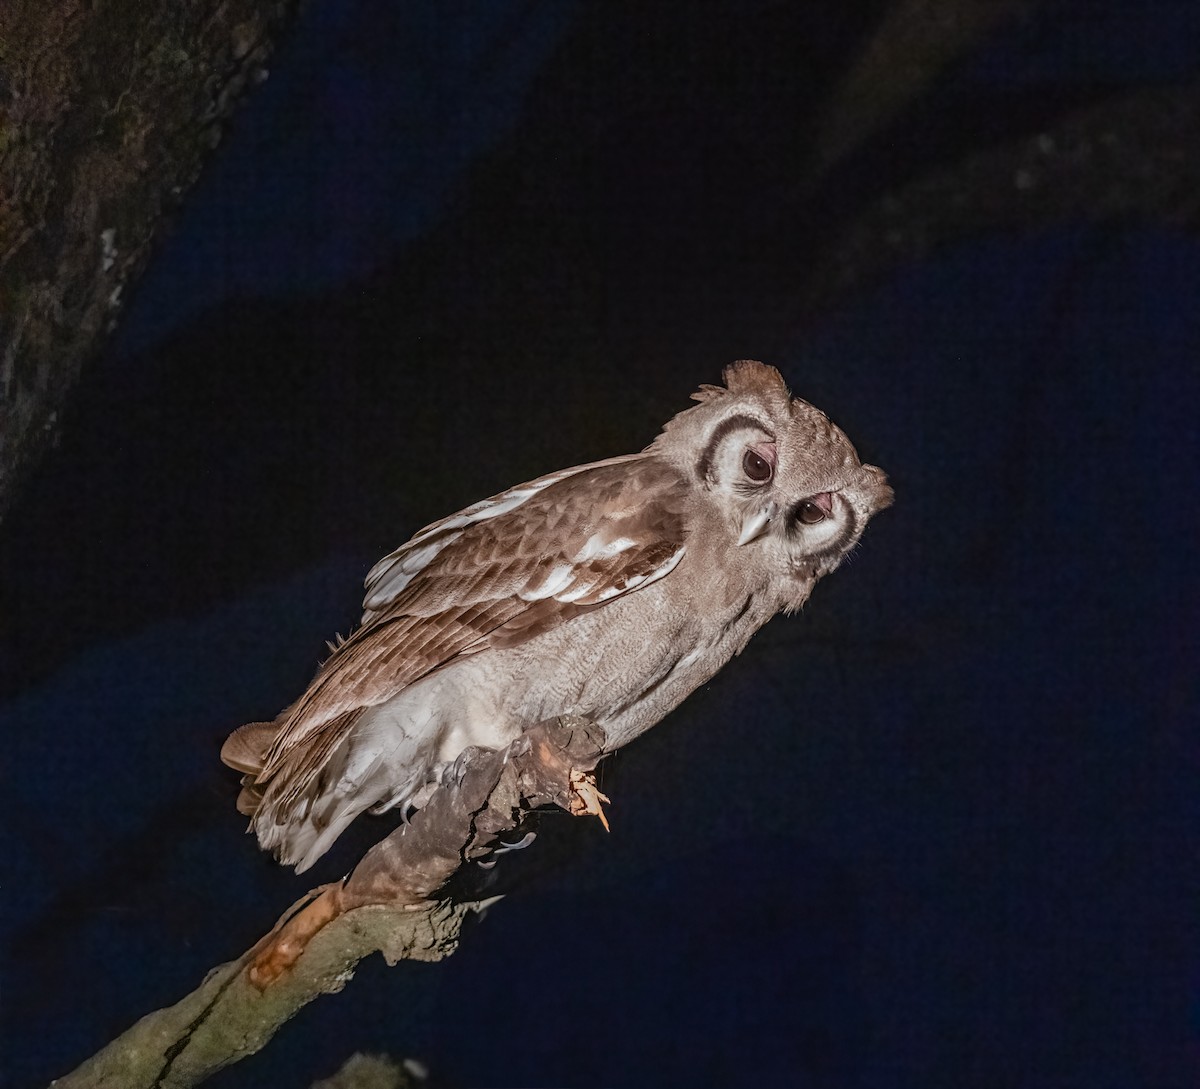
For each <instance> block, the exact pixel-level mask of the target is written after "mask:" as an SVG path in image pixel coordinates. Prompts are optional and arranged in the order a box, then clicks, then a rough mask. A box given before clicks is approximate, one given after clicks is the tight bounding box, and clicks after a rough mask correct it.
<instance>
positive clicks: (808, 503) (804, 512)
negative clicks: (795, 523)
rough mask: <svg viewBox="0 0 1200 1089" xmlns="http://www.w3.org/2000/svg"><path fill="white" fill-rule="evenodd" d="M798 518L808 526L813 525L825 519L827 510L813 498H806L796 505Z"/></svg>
mask: <svg viewBox="0 0 1200 1089" xmlns="http://www.w3.org/2000/svg"><path fill="white" fill-rule="evenodd" d="M796 518H797V520H799V521H801V522H803V523H804V524H805V525H806V526H812V525H816V523H817V522H820V521H823V520H824V518H825V512H824V511H823V510H822V509H821V508H820V507H819V506H817V504H816V503H814V502H813V501H812V500H811V499H805V500H803V501H802V502H801V503H800V505H799V506H797V507H796Z"/></svg>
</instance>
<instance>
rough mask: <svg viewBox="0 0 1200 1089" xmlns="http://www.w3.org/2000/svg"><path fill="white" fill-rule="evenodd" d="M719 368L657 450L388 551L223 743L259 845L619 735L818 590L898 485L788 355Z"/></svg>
mask: <svg viewBox="0 0 1200 1089" xmlns="http://www.w3.org/2000/svg"><path fill="white" fill-rule="evenodd" d="M724 377H725V381H726V385H725V386H704V387H702V388H701V389H700V391H699V392H698V393H696V394H695V395H694V397H695V399H696V400H697V401H699V402H700V403H699V404H698V405H697V406H696V407H694V408H691V409H689V410H687V411H685V412H681V413H680V414H679V415H678V416H676V417H675V418H674V419H673V420H671V421H670V422H669V423H668V424H667V426H666V427H665V428H664V429H663V432H662V434H661V435H659V437H658V438H657V439H656V440H655V441H654V443H652V444H651V445H650V446H649V447H648V448H647V449H646V450H644V451H643V452H642V453H640V454H632V455H627V456H624V457H616V458H611V459H609V460H607V461H602V462H597V463H595V464H592V465H583V466H578V467H576V468H573V469H566V470H563V471H561V472H558V473H553V474H550V475H549V476H545V477H541V478H539V479H537V480H534V481H530V482H529V483H527V484H522V485H519V486H518V487H516V488H512V489H510V490H509V491H507V492H503V493H501V494H500V495H497V496H493V497H492V498H491V499H488V500H484V501H483V502H482V503H477V504H475V505H474V506H473V507H468V508H467V509H466V510H464V511H460V512H459V513H457V514H454V515H451V516H450V517H448V518H444V519H442V520H441V521H439V522H435V523H434V524H433V525H431V526H428V527H426V528H425V529H424V530H422V531H421V532H419V533H418V534H416V535H415V536H414V537H413V538H412V539H411V540H410V541H408V542H407V543H406V544H404V545H402V546H401V547H400V548H399V549H397V550H396V551H395V552H393V553H391V554H390V555H389V556H387V557H385V558H384V559H383V560H381V561H380V562H379V563H378V564H376V566H375V567H374V568H373V569H372V570H371V572H370V574H369V575H368V576H367V581H366V597H365V600H364V605H363V608H364V612H363V618H362V624H361V626H360V627H359V628H358V629H357V630H356V631H355V632H353V633H352V634H351V636H350V637H349V638H348V639H346V640H345V641H344V642H342V643H341V644H340V645H338V646H337V647H336V648H334V650H333V653H332V655H331V656H330V658H329V659H328V660H327V661H326V662H325V664H324V665H323V666H322V667H321V668H320V670H319V671H318V673H317V675H316V677H315V678H314V679H313V681H312V683H311V684H310V685H309V688H308V690H307V691H306V692H305V693H304V694H303V695H302V696H301V697H300V699H299V700H298V701H297V702H296V703H295V704H293V705H292V706H291V707H290V708H288V709H287V710H286V711H284V712H283V713H282V714H281V715H280V716H279V718H278V719H277V720H276V721H275V722H274V723H271V724H263V723H252V724H250V725H249V726H246V727H243V728H242V729H241V730H239V731H236V732H235V733H234V734H233V735H232V736H231V737H230V739H229V740H228V741H227V742H226V745H225V748H224V749H223V750H222V758H223V759H224V760H225V761H226V763H228V764H230V765H231V766H233V767H235V768H237V769H238V770H240V771H243V772H244V773H245V779H244V784H245V788H244V790H243V793H242V798H241V799H240V800H239V808H241V809H242V810H243V811H245V812H248V813H252V814H253V817H252V825H253V827H254V828H255V830H256V831H257V833H258V836H259V839H260V841H261V842H262V844H263V845H264V846H265V847H268V848H271V849H273V850H275V851H276V852H277V853H278V854H279V855H280V857H281V858H282V859H283V860H284V861H285V862H291V863H296V864H297V868H298V869H299V870H303V869H306V868H307V867H308V866H309V865H311V864H312V863H313V861H315V860H316V858H318V857H319V856H320V855H321V854H322V853H324V851H325V850H326V849H327V848H328V847H329V845H330V844H331V843H332V842H333V840H334V839H335V838H336V837H337V835H338V834H340V832H341V830H342V829H343V828H344V827H345V826H346V824H347V823H349V821H350V820H352V819H353V818H354V817H355V816H356V815H357V814H359V813H361V812H363V811H365V810H368V809H371V810H374V811H382V810H384V809H388V808H391V807H393V806H402V807H405V808H407V807H410V806H413V805H419V804H420V803H421V801H422V799H423V797H424V795H425V793H426V792H427V790H428V789H429V788H430V787H431V785H432V784H434V783H436V781H437V779H438V777H439V775H440V774H441V772H442V770H443V769H444V768H446V767H447V766H448V765H449V764H450V763H452V762H453V760H454V759H455V757H457V755H458V754H459V753H460V752H461V751H462V750H463V749H464V748H465V747H467V746H468V745H472V744H474V745H485V746H488V747H500V746H502V745H504V744H506V743H507V742H508V741H510V740H512V739H514V738H515V737H517V736H519V734H520V732H521V730H522V728H525V727H528V726H530V725H532V724H534V723H535V722H538V721H541V720H543V719H545V718H548V717H552V716H554V715H560V714H581V715H585V716H587V717H589V718H592V719H594V720H595V721H597V722H598V723H600V724H601V725H602V726H603V727H604V728H605V731H606V738H607V739H608V744H609V747H610V748H616V747H617V746H619V745H621V744H624V743H625V742H627V741H628V740H630V739H631V738H632V737H634V736H636V735H637V734H638V733H640V732H642V731H643V730H645V729H646V728H648V727H649V726H651V725H653V724H654V722H657V721H658V720H659V719H660V718H662V717H663V715H665V714H666V713H667V712H668V711H670V710H671V708H673V707H674V706H675V705H676V704H677V703H679V701H680V700H681V699H683V698H684V697H685V696H686V695H687V694H688V693H689V692H691V691H692V690H693V689H695V688H696V687H698V686H699V685H700V684H702V683H704V681H705V680H707V679H708V678H709V677H711V676H712V674H713V673H714V672H716V670H717V669H719V668H720V667H721V666H722V665H723V664H724V663H725V662H726V661H728V659H729V658H730V657H732V656H733V655H734V654H736V653H738V652H739V651H740V650H741V649H742V647H743V646H744V645H745V643H746V641H747V640H748V639H749V638H750V636H751V635H752V634H753V633H754V631H756V630H757V629H758V627H760V626H761V625H762V624H763V623H765V622H766V620H767V619H769V618H770V617H771V616H772V615H774V614H775V613H776V612H779V611H780V610H788V611H790V610H791V609H794V608H797V607H799V605H800V604H802V603H803V601H804V600H805V599H806V598H807V597H808V594H809V592H810V591H811V589H812V586H813V585H814V584H815V582H816V580H817V579H818V578H820V577H821V575H823V574H826V573H827V572H828V571H831V570H832V569H833V568H834V567H836V566H837V564H838V563H839V562H840V560H841V558H842V556H843V555H844V554H845V552H846V551H847V550H849V548H851V547H853V545H854V544H855V543H856V542H857V540H858V538H859V536H860V535H861V533H862V530H863V528H864V527H865V525H866V521H867V519H868V518H869V517H870V516H871V515H872V514H873V513H874V512H875V511H877V510H880V509H882V508H883V507H884V506H886V505H887V504H888V503H890V501H891V490H890V489H889V488H888V486H887V483H886V478H885V477H884V476H883V474H882V473H881V472H880V471H879V470H878V469H876V468H874V467H873V466H864V465H862V464H861V463H860V462H859V460H858V457H857V455H856V454H855V452H854V448H853V447H852V446H851V445H850V443H849V442H848V441H847V440H846V438H845V436H844V435H843V434H842V433H841V432H840V431H839V430H838V429H837V428H836V427H835V426H834V425H833V424H832V423H830V421H829V420H828V419H827V418H826V417H825V416H824V415H823V414H822V413H820V412H819V411H818V410H817V409H815V408H813V407H812V406H811V405H809V404H807V403H806V402H804V401H800V400H794V399H793V398H792V397H791V395H790V394H789V393H788V390H787V388H786V386H785V385H784V383H783V379H782V378H781V377H780V375H779V372H778V371H776V370H775V369H774V368H771V367H767V366H764V365H763V364H761V363H754V362H748V361H743V362H741V363H736V364H733V365H731V366H730V367H728V368H726V371H725V375H724Z"/></svg>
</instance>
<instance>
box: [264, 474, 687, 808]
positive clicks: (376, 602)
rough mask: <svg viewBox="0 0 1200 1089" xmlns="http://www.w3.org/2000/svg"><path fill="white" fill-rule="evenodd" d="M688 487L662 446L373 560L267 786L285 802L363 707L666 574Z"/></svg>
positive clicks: (570, 477) (440, 525) (476, 509)
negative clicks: (359, 603) (349, 621)
mask: <svg viewBox="0 0 1200 1089" xmlns="http://www.w3.org/2000/svg"><path fill="white" fill-rule="evenodd" d="M686 494H687V492H686V486H685V484H684V482H683V481H682V480H681V479H680V477H679V476H678V474H677V473H676V472H675V470H673V469H671V468H670V467H669V466H668V465H666V464H665V463H664V462H663V461H662V460H661V459H659V458H657V457H655V456H654V455H651V454H637V455H629V456H625V457H620V458H612V459H609V460H608V461H603V462H596V463H593V464H591V465H584V466H579V467H577V468H575V469H571V470H565V471H563V472H561V473H554V474H551V475H549V476H546V477H541V478H539V479H538V480H535V481H531V482H529V483H527V484H522V485H520V486H518V487H516V488H512V489H509V491H507V492H502V493H501V494H500V495H498V496H493V497H492V498H491V499H488V500H484V501H483V502H482V503H477V504H475V505H474V506H472V507H468V508H466V509H465V510H463V511H460V512H459V513H458V514H454V515H451V516H450V517H448V518H444V519H442V520H441V521H440V522H434V523H433V524H432V525H430V526H427V527H426V528H425V529H423V530H421V531H420V532H419V533H417V534H416V535H415V536H414V537H413V538H412V539H411V540H410V541H408V542H407V543H406V544H404V545H402V546H401V547H400V548H398V549H396V550H395V551H394V552H392V553H391V554H390V555H389V556H387V557H385V558H384V559H383V560H381V561H380V562H379V563H378V564H376V565H375V567H374V568H372V570H371V572H370V574H368V576H367V580H366V596H365V600H364V613H363V624H362V626H361V627H360V628H358V630H357V631H355V632H354V633H352V634H351V635H350V637H349V638H348V639H347V640H345V642H343V643H341V644H340V645H339V646H338V647H337V648H336V649H335V650H334V652H333V654H332V655H331V656H330V658H329V659H328V660H327V661H326V662H325V664H324V665H323V666H322V667H321V669H320V670H319V671H318V673H317V675H316V677H315V678H314V679H313V682H312V684H311V685H310V686H309V688H308V691H307V692H305V694H304V695H303V696H302V697H301V698H300V700H299V701H298V702H297V703H296V704H295V705H294V706H293V707H292V708H290V709H289V710H288V711H286V712H285V713H284V715H282V716H281V719H280V728H279V730H278V732H277V733H276V735H275V737H274V740H273V741H272V742H271V744H270V746H269V747H268V748H267V749H266V752H265V758H264V759H263V763H262V768H261V771H260V772H259V774H258V776H257V780H256V781H257V782H258V783H259V784H262V783H267V782H270V781H271V780H273V779H278V780H279V781H277V782H276V783H274V784H273V785H272V788H271V790H270V794H271V795H272V802H271V804H272V808H273V809H275V810H276V811H277V812H280V811H282V810H285V809H287V808H288V806H289V805H291V804H293V803H295V802H296V801H297V799H299V798H300V797H301V795H302V794H304V792H305V790H306V788H307V787H308V786H309V785H310V784H311V783H312V782H313V781H314V779H315V778H316V777H317V776H319V774H320V772H321V769H322V767H323V765H324V764H325V762H326V761H327V760H328V759H329V757H330V754H331V753H332V752H333V750H334V748H336V746H337V744H338V743H339V742H340V740H341V739H342V737H344V736H345V735H346V734H347V733H348V732H349V731H350V730H351V729H352V728H353V724H354V721H355V719H356V718H357V717H358V713H359V712H360V711H361V710H362V709H364V708H367V707H371V706H376V705H378V704H380V703H383V702H386V701H387V700H389V699H391V698H392V697H394V696H395V695H396V694H397V693H399V692H400V691H401V690H402V689H404V688H405V687H407V686H408V685H410V684H412V683H414V682H415V681H417V680H419V679H420V678H422V677H424V676H427V675H428V674H430V673H432V672H433V671H434V670H436V669H438V668H440V667H442V666H444V665H445V664H447V663H448V662H451V661H453V660H455V659H456V658H459V657H461V656H463V655H467V654H474V653H477V652H478V651H480V650H482V649H484V648H486V647H491V646H495V647H508V646H515V645H517V644H519V643H521V642H524V641H525V640H527V639H531V638H533V637H534V636H536V635H539V634H541V633H543V632H545V631H549V630H550V629H551V628H554V627H556V626H558V625H559V624H562V623H565V622H566V621H568V620H570V619H571V618H572V617H574V616H577V615H578V614H579V613H580V612H581V611H583V610H585V609H590V608H595V607H599V606H602V605H603V604H604V603H605V602H607V601H611V600H613V599H614V598H616V597H619V596H620V595H622V594H626V593H630V592H633V591H636V590H638V589H640V588H641V587H644V586H647V585H649V584H651V583H652V582H654V581H656V580H658V579H660V578H663V577H665V576H666V575H668V574H669V573H670V572H671V571H672V570H673V569H674V567H675V565H676V564H677V563H678V562H679V560H680V558H681V557H682V556H683V553H684V536H685V506H684V501H685V497H686Z"/></svg>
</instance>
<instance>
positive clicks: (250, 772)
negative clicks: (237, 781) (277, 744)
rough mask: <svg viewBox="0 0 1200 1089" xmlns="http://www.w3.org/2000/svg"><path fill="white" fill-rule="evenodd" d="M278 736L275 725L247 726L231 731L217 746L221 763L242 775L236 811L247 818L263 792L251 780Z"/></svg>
mask: <svg viewBox="0 0 1200 1089" xmlns="http://www.w3.org/2000/svg"><path fill="white" fill-rule="evenodd" d="M278 732H279V723H278V722H247V723H246V725H245V726H239V727H238V728H237V729H236V730H234V731H233V733H231V734H230V735H229V736H228V737H227V738H226V739H225V744H224V745H222V746H221V763H223V764H225V765H227V766H228V767H231V768H233V769H234V770H236V771H240V772H242V773H243V774H242V792H241V793H240V794H239V795H238V799H237V809H238V812H239V813H244V814H245V815H246V816H247V817H252V816H254V814H255V813H257V812H258V807H259V805H260V804H261V803H262V797H263V788H262V787H261V786H259V785H258V784H257V783H256V782H255V780H256V779H257V778H258V774H259V772H261V771H262V769H263V765H264V764H265V762H266V756H267V750H268V749H269V748H270V747H271V742H272V741H274V740H275V735H276V734H277V733H278Z"/></svg>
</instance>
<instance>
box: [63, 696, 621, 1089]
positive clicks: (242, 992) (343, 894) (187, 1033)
mask: <svg viewBox="0 0 1200 1089" xmlns="http://www.w3.org/2000/svg"><path fill="white" fill-rule="evenodd" d="M603 755H604V750H603V736H602V734H601V732H600V731H599V729H598V728H597V727H595V726H594V725H593V724H591V723H588V722H587V721H585V720H583V719H563V720H561V721H555V722H547V723H541V724H539V725H538V726H536V727H534V728H533V729H531V730H528V731H526V732H525V733H524V734H523V735H522V736H521V737H520V738H519V739H518V740H517V741H515V742H514V743H513V744H512V745H510V746H509V747H508V748H507V749H505V750H503V751H500V752H495V751H491V750H484V749H468V750H467V751H466V752H464V753H463V754H462V756H461V757H459V759H458V760H457V761H456V762H455V764H454V766H453V768H452V769H451V771H450V772H449V773H448V775H447V776H446V780H445V781H444V782H443V784H442V786H441V787H439V789H438V790H437V791H435V792H434V794H433V796H432V797H431V798H430V800H429V803H428V804H427V805H426V806H425V808H424V809H422V810H421V811H420V812H419V813H417V814H416V815H415V816H414V817H413V819H412V821H411V822H410V823H408V824H405V825H402V826H401V827H400V828H398V829H397V830H396V831H395V832H393V833H392V834H391V835H390V836H388V837H387V838H386V839H384V840H383V841H381V842H380V843H378V844H376V845H375V846H374V847H373V848H372V849H371V850H370V851H368V852H367V854H366V855H365V856H364V857H363V860H362V861H361V862H360V863H359V864H358V866H357V867H356V868H355V869H354V872H353V873H351V875H350V876H349V877H348V878H347V879H346V880H345V881H344V882H339V883H336V884H333V885H327V886H324V887H323V888H320V889H315V890H313V891H312V892H311V893H309V894H308V895H307V896H305V897H304V898H303V899H302V900H301V901H300V902H299V903H298V904H296V905H295V906H294V907H293V908H292V909H291V910H289V911H288V912H287V913H285V914H284V916H283V917H282V918H281V919H280V921H279V922H278V923H277V924H276V926H275V928H274V929H273V930H272V931H271V932H270V933H269V934H268V935H267V936H266V937H264V938H263V940H262V941H260V942H259V943H258V944H257V945H255V946H254V947H253V948H252V949H250V950H249V951H248V952H246V953H244V954H243V955H242V956H241V957H239V958H238V959H237V960H234V961H230V962H229V963H227V964H223V965H221V966H219V967H217V968H215V969H213V971H211V972H210V973H209V974H208V976H207V977H206V978H205V979H204V982H203V983H201V984H200V986H199V987H198V988H196V990H195V991H193V992H192V993H191V994H189V995H188V996H187V997H186V998H184V999H183V1000H182V1001H180V1002H178V1003H176V1004H175V1005H174V1006H170V1007H168V1008H166V1009H162V1010H157V1011H156V1012H154V1013H151V1014H148V1015H147V1016H146V1017H143V1018H142V1019H141V1020H140V1021H138V1022H137V1024H135V1025H134V1026H133V1027H132V1028H130V1029H129V1030H128V1031H127V1032H125V1033H123V1034H122V1035H121V1036H119V1037H118V1038H117V1039H116V1040H114V1041H113V1042H112V1043H110V1044H109V1045H108V1046H107V1047H105V1048H104V1049H103V1050H102V1051H100V1052H98V1053H97V1054H96V1055H94V1056H93V1057H92V1058H90V1059H88V1060H87V1062H85V1063H84V1064H83V1065H82V1066H80V1067H79V1068H78V1069H77V1070H75V1071H74V1072H72V1073H71V1074H68V1075H67V1076H66V1077H64V1078H60V1079H58V1080H57V1081H56V1082H55V1083H54V1084H55V1086H57V1087H59V1089H82V1087H84V1086H87V1087H89V1089H110V1087H111V1089H118V1087H119V1089H184V1087H186V1086H192V1085H196V1084H198V1083H199V1082H200V1081H202V1080H203V1079H204V1078H206V1077H208V1076H209V1075H210V1074H213V1073H215V1072H216V1071H218V1070H220V1069H222V1068H223V1067H225V1066H228V1065H230V1064H231V1063H234V1062H237V1061H238V1060H239V1059H241V1058H244V1057H246V1056H247V1055H252V1054H254V1053H255V1052H256V1051H259V1050H260V1049H261V1048H263V1047H265V1046H266V1044H267V1042H268V1041H269V1040H270V1039H271V1037H272V1036H274V1034H275V1033H276V1031H278V1029H279V1028H280V1027H281V1026H282V1025H283V1024H284V1023H285V1022H286V1021H288V1020H289V1019H290V1018H292V1017H293V1016H295V1014H296V1013H298V1012H299V1011H300V1010H301V1009H302V1008H303V1007H304V1006H306V1005H307V1004H308V1003H309V1002H311V1001H312V1000H313V999H315V998H317V997H318V996H320V995H322V994H332V993H334V992H337V991H340V990H341V989H342V988H343V987H344V986H345V985H346V983H347V982H348V981H349V980H350V979H351V977H352V976H353V974H354V967H355V965H357V964H358V962H359V961H360V960H362V959H363V957H366V956H369V955H370V954H371V953H374V952H376V951H378V952H380V953H382V954H383V956H384V959H385V960H386V961H387V962H388V963H389V964H395V963H396V962H397V961H400V960H425V961H434V960H441V959H442V958H443V957H446V956H449V955H450V954H451V953H453V952H454V950H455V949H456V948H457V945H458V938H459V933H460V931H461V930H462V926H463V923H464V922H465V921H466V919H467V917H468V916H470V915H471V914H472V913H474V912H477V911H479V910H480V909H481V908H482V907H483V906H486V902H483V903H479V902H459V901H456V900H454V899H453V898H448V897H445V896H444V895H443V896H442V897H441V898H439V894H440V893H442V891H443V889H444V887H445V885H446V883H447V882H448V881H449V880H450V878H451V877H453V876H454V875H455V874H456V873H458V872H459V870H460V869H461V868H462V867H463V866H464V865H466V864H468V863H474V862H480V861H486V860H487V858H488V856H489V855H491V854H492V853H493V852H494V851H495V849H496V848H497V847H498V846H501V845H502V843H503V842H504V837H505V836H508V835H510V834H511V833H514V832H517V831H520V830H522V829H524V828H525V827H526V826H527V825H528V823H529V822H530V820H531V818H532V815H533V811H534V810H535V809H539V808H542V807H545V806H558V807H559V808H562V809H566V810H568V811H569V812H573V813H583V812H595V807H594V806H593V805H589V804H588V801H589V798H590V797H591V795H590V793H589V791H588V789H587V788H586V786H584V787H582V789H580V784H581V783H586V782H587V779H586V775H585V773H587V772H590V771H591V770H592V769H593V768H594V767H595V766H596V764H597V763H598V762H599V761H600V759H601V758H602V756H603Z"/></svg>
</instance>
